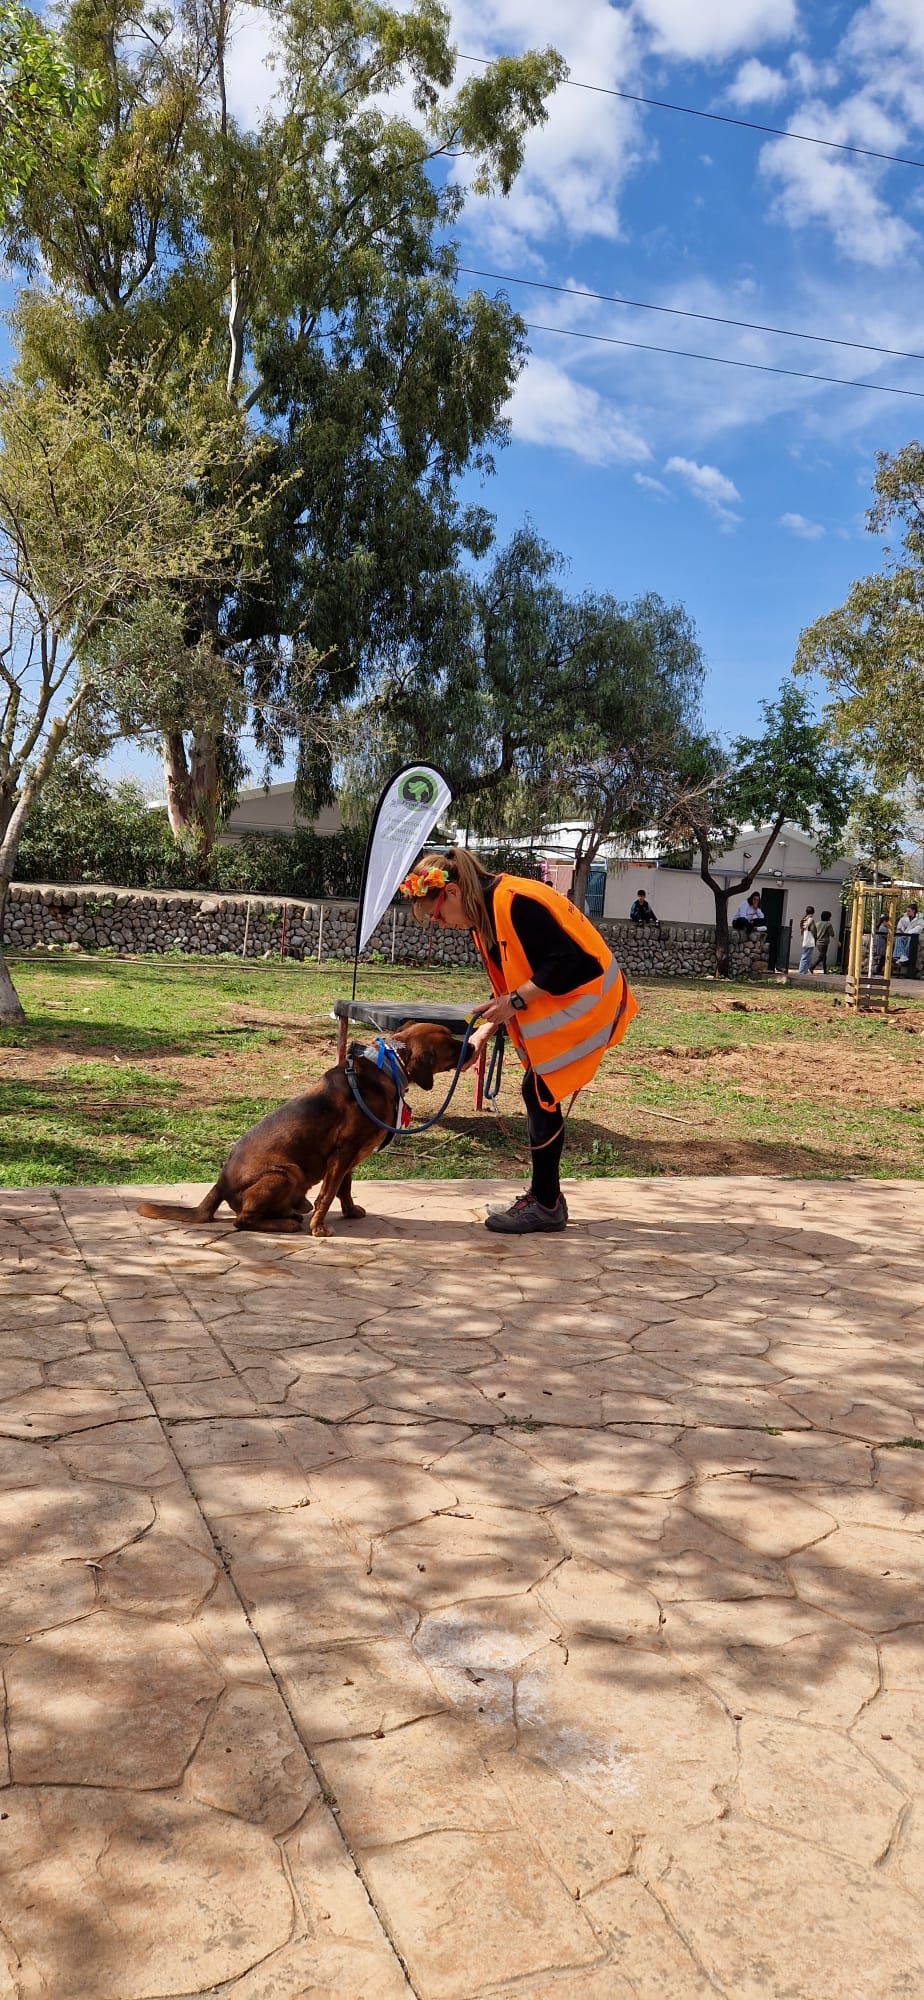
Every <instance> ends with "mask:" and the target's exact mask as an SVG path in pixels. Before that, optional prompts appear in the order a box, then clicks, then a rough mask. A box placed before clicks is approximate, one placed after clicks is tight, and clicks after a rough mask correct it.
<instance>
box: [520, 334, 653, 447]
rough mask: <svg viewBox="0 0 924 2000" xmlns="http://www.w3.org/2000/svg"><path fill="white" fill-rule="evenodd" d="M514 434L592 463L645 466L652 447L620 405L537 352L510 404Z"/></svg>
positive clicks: (524, 371) (526, 368)
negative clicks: (623, 413) (629, 420)
mask: <svg viewBox="0 0 924 2000" xmlns="http://www.w3.org/2000/svg"><path fill="white" fill-rule="evenodd" d="M507 415H508V417H509V418H510V420H511V422H512V425H513V434H514V437H516V438H518V439H519V440H520V441H521V443H524V444H539V445H545V446H546V447H548V446H552V447H554V448H556V449H558V450H559V451H570V452H573V453H574V454H575V456H576V457H577V458H583V459H585V460H586V462H587V463H588V464H589V465H644V464H645V462H646V460H648V459H650V457H651V452H650V450H649V448H648V446H647V444H646V443H645V440H644V438H643V437H642V436H641V435H640V433H639V432H638V431H636V430H634V429H633V428H632V425H631V424H630V423H628V422H627V420H626V418H625V417H624V416H623V415H622V413H621V411H620V410H619V409H618V408H617V406H616V404H615V403H613V402H610V400H609V399H608V398H607V397H606V396H601V394H600V392H599V390H597V389H591V388H588V387H587V386H586V385H585V384H584V383H582V382H576V381H575V380H574V379H573V377H572V376H570V375H568V374H567V373H566V372H565V370H564V369H563V368H559V367H558V366H557V365H556V363H555V362H553V361H548V360H546V359H545V357H544V356H542V355H533V356H532V357H531V358H530V360H529V362H528V363H527V365H526V367H525V368H524V370H523V373H522V375H521V376H520V378H519V380H518V382H517V385H516V388H515V389H514V392H513V395H512V397H511V399H510V402H509V404H508V406H507Z"/></svg>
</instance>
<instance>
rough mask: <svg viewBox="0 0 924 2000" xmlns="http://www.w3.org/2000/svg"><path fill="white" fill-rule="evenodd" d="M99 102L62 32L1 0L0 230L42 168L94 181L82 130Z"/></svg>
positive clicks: (17, 4)
mask: <svg viewBox="0 0 924 2000" xmlns="http://www.w3.org/2000/svg"><path fill="white" fill-rule="evenodd" d="M97 102H98V92H97V87H96V86H95V84H94V83H93V82H92V80H91V78H90V77H89V76H88V75H87V74H84V75H82V76H81V75H80V74H79V73H78V71H77V70H76V68H75V66H74V64H73V62H72V61H70V60H69V58H68V55H67V53H66V51H65V48H64V45H63V43H62V41H61V39H60V37H59V36H58V35H56V34H54V33H53V32H52V31H51V30H50V29H49V28H47V27H46V26H45V24H44V23H43V22H42V21H40V20H39V19H38V17H37V16H36V15H35V14H34V13H33V12H32V9H31V8H30V7H26V6H23V5H21V4H20V0H0V229H2V228H3V227H4V226H5V224H6V223H7V221H8V219H9V217H10V215H11V214H12V211H13V208H14V205H15V203H16V202H17V201H18V200H19V199H20V198H21V197H23V196H24V195H25V194H26V192H27V190H28V188H29V185H30V182H31V181H32V180H33V179H34V178H36V177H37V176H38V175H39V174H40V173H41V174H43V175H45V174H48V173H49V172H58V173H60V172H62V171H63V172H66V173H67V174H68V176H69V177H72V178H74V179H76V180H77V181H78V183H80V184H82V185H83V186H85V187H86V186H88V185H89V176H88V172H87V163H86V160H85V158H84V157H83V156H82V154H81V151H80V147H79V143H78V140H77V137H76V128H77V127H79V122H80V119H81V117H82V116H83V115H84V114H86V113H88V112H90V111H91V110H92V109H93V108H94V106H95V105H96V104H97Z"/></svg>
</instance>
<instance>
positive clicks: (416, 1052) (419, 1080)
mask: <svg viewBox="0 0 924 2000" xmlns="http://www.w3.org/2000/svg"><path fill="white" fill-rule="evenodd" d="M404 1067H405V1069H406V1070H407V1074H408V1081H409V1082H410V1083H416V1084H418V1085H419V1087H420V1089H421V1090H432V1089H433V1051H432V1049H428V1048H421V1047H420V1046H419V1045H418V1043H417V1041H416V1038H415V1040H414V1041H407V1042H405V1044H404Z"/></svg>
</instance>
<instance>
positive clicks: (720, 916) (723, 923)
mask: <svg viewBox="0 0 924 2000" xmlns="http://www.w3.org/2000/svg"><path fill="white" fill-rule="evenodd" d="M711 888H712V893H713V896H714V897H715V970H716V978H717V979H730V977H731V936H730V933H729V928H728V897H727V895H726V893H725V890H724V889H720V888H719V886H718V883H717V882H713V883H712V884H711Z"/></svg>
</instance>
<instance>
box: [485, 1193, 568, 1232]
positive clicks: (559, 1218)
mask: <svg viewBox="0 0 924 2000" xmlns="http://www.w3.org/2000/svg"><path fill="white" fill-rule="evenodd" d="M484 1226H485V1228H486V1229H493V1230H495V1231H496V1232H497V1233H498V1235H500V1236H531V1235H532V1234H533V1233H534V1232H539V1231H546V1232H555V1231H557V1230H560V1229H566V1228H567V1226H568V1209H567V1205H566V1203H565V1197H564V1195H559V1197H558V1200H557V1202H556V1204H555V1207H554V1208H543V1207H542V1204H541V1202H538V1201H537V1200H536V1197H535V1195H532V1194H521V1195H518V1196H517V1199H516V1201H515V1202H514V1204H513V1207H512V1208H504V1209H500V1210H497V1209H495V1210H494V1211H493V1213H492V1214H491V1215H487V1216H485V1224H484Z"/></svg>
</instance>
